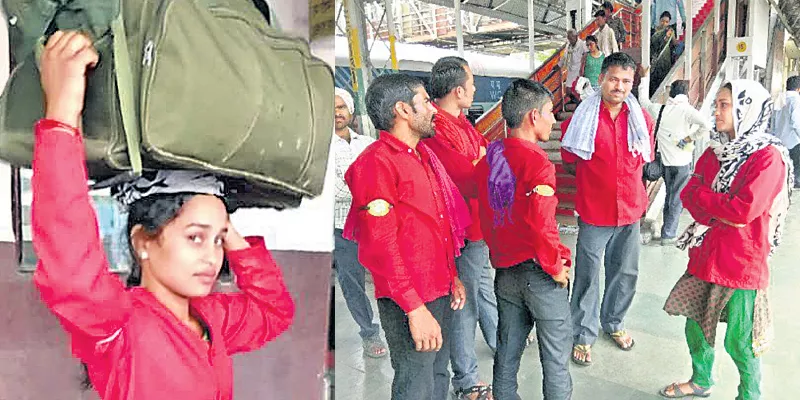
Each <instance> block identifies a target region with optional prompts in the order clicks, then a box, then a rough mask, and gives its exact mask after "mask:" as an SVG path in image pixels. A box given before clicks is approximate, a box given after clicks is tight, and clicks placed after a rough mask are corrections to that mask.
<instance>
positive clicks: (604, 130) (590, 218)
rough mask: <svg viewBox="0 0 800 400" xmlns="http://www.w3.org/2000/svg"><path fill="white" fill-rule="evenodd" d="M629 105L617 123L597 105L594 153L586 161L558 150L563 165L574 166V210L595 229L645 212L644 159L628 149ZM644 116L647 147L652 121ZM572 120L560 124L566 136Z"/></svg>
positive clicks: (625, 222) (621, 223)
mask: <svg viewBox="0 0 800 400" xmlns="http://www.w3.org/2000/svg"><path fill="white" fill-rule="evenodd" d="M629 112H630V111H629V110H628V105H627V104H623V105H622V111H620V113H619V115H618V116H617V120H616V121H614V120H612V119H611V114H610V113H609V111H608V109H607V108H606V106H605V104H602V105H601V106H600V119H599V124H598V126H597V136H596V137H595V142H594V143H595V144H594V149H595V150H594V154H593V155H592V159H591V160H589V161H586V160H584V159H582V158H580V157H578V156H576V155H575V154H572V153H570V152H569V151H567V150H566V149H564V148H563V147H562V148H561V159H562V161H563V162H564V164H575V163H577V172H576V176H575V182H576V185H577V188H578V193H577V196H576V200H575V210H576V211H577V212H578V214H579V215H580V218H581V220H582V221H583V222H586V223H588V224H591V225H595V226H624V225H629V224H632V223H634V222H636V221H638V220H640V219H641V218H642V216H643V215H644V212H645V211H646V210H647V192H645V187H644V183H643V182H642V167H643V166H644V163H645V161H644V159H642V157H641V155H636V156H634V155H633V154H632V153H631V152H630V151H629V150H628V114H629ZM642 112H643V113H644V118H645V122H646V124H647V131H648V132H651V134H650V145H651V149H653V150H652V151H655V142H654V141H653V135H652V132H653V119H652V118H651V117H650V114H648V113H647V111H644V110H642ZM570 121H572V118H569V119H567V120H566V121H564V122H562V123H561V132H564V134H566V132H567V127H568V126H569V123H570Z"/></svg>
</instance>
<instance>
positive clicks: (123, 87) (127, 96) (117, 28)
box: [111, 7, 142, 177]
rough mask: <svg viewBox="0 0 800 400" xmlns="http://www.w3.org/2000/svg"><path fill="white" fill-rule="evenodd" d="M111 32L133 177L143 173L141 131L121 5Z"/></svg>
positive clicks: (120, 102)
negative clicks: (137, 117) (135, 104)
mask: <svg viewBox="0 0 800 400" xmlns="http://www.w3.org/2000/svg"><path fill="white" fill-rule="evenodd" d="M111 33H112V35H114V71H116V73H115V75H116V78H117V93H118V95H119V108H120V113H121V114H122V126H123V129H124V130H125V142H126V144H127V145H128V159H129V161H130V164H131V174H132V175H133V176H132V177H138V176H140V175H141V174H142V153H141V148H140V147H139V143H140V142H139V140H140V137H141V132H140V131H139V123H138V121H137V119H136V108H135V107H134V98H135V97H134V95H133V73H132V72H131V59H130V53H129V52H128V40H127V37H126V35H125V24H124V23H123V21H122V7H120V10H119V14H118V15H117V18H115V19H114V22H112V23H111Z"/></svg>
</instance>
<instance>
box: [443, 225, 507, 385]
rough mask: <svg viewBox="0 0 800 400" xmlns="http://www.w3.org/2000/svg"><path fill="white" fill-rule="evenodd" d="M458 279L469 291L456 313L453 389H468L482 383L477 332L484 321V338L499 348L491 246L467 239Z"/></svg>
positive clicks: (453, 331) (457, 267) (452, 349)
mask: <svg viewBox="0 0 800 400" xmlns="http://www.w3.org/2000/svg"><path fill="white" fill-rule="evenodd" d="M456 269H458V278H459V279H460V280H461V283H463V284H464V288H465V289H466V291H467V303H466V304H465V306H464V309H462V310H458V311H456V312H455V313H454V314H453V330H452V333H451V339H452V340H451V342H450V343H451V347H450V363H451V365H452V368H453V388H455V390H459V389H467V388H470V387H473V386H475V385H477V384H478V356H477V355H476V354H475V331H476V327H477V325H478V324H480V327H481V331H482V332H483V337H484V339H486V343H487V344H488V345H489V347H491V348H492V349H495V348H497V299H496V298H495V294H494V290H493V289H492V280H491V275H490V274H491V266H489V247H488V246H486V242H484V241H483V240H479V241H476V242H473V241H469V240H468V241H467V245H466V246H465V247H464V248H463V249H461V256H459V257H458V258H457V259H456Z"/></svg>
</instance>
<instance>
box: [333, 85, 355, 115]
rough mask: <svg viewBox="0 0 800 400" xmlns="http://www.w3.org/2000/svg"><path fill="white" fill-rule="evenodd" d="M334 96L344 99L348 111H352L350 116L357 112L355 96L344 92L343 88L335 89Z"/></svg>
mask: <svg viewBox="0 0 800 400" xmlns="http://www.w3.org/2000/svg"><path fill="white" fill-rule="evenodd" d="M333 93H334V96H339V98H341V99H342V101H343V102H344V104H346V105H347V110H349V111H350V114H353V113H355V112H356V103H355V102H354V101H353V96H351V95H350V92H348V91H347V90H344V89H342V88H338V87H337V88H335V89H334V90H333Z"/></svg>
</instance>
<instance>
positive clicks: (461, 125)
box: [425, 104, 488, 241]
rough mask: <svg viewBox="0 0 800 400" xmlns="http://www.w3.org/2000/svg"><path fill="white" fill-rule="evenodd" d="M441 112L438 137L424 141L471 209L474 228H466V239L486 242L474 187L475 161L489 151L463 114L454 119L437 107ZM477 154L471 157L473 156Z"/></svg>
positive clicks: (438, 118) (437, 126)
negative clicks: (483, 148) (481, 153)
mask: <svg viewBox="0 0 800 400" xmlns="http://www.w3.org/2000/svg"><path fill="white" fill-rule="evenodd" d="M434 107H436V109H437V110H438V111H439V112H438V113H437V114H436V116H435V117H434V118H435V120H434V121H435V123H436V136H434V137H433V138H430V139H425V144H426V145H428V147H430V149H431V150H433V152H434V153H436V157H438V158H439V161H441V162H442V165H444V168H445V169H446V170H447V174H448V175H450V179H452V180H453V183H455V184H456V186H457V187H458V190H459V191H460V192H461V195H462V196H464V201H466V203H467V207H469V214H470V216H471V217H472V225H470V226H469V227H468V228H467V239H468V240H472V241H478V240H481V239H483V234H482V233H481V226H480V217H479V214H478V199H477V196H478V192H477V188H476V187H475V176H474V174H475V166H474V165H473V164H472V161H474V160H477V159H478V156H479V155H480V151H479V149H480V147H486V145H487V144H488V143H487V141H486V139H485V138H484V137H483V136H482V135H481V134H480V133H478V131H477V130H475V127H473V126H472V124H471V123H470V122H469V120H468V119H467V117H466V116H464V114H463V113H462V114H459V116H458V117H454V116H452V115H450V114H449V113H447V112H446V111H444V110H442V109H441V108H439V106H437V105H436V104H434ZM473 151H474V154H471V153H473Z"/></svg>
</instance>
